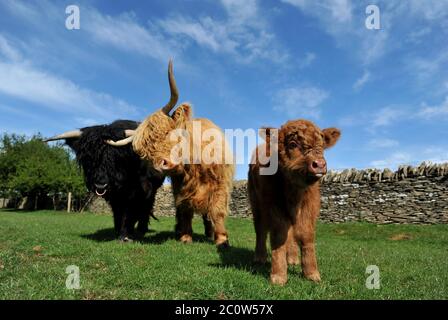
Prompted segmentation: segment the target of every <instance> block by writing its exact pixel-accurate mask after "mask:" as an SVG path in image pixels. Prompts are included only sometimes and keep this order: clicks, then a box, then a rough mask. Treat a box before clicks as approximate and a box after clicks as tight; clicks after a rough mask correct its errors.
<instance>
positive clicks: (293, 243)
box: [287, 227, 300, 265]
mask: <svg viewBox="0 0 448 320" xmlns="http://www.w3.org/2000/svg"><path fill="white" fill-rule="evenodd" d="M287 260H288V264H289V265H298V264H299V262H300V259H299V245H298V243H297V240H296V237H295V235H294V228H292V227H291V228H289V231H288V240H287Z"/></svg>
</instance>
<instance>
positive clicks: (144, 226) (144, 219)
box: [137, 213, 149, 237]
mask: <svg viewBox="0 0 448 320" xmlns="http://www.w3.org/2000/svg"><path fill="white" fill-rule="evenodd" d="M148 223H149V215H148V214H145V213H144V214H143V215H142V216H141V217H140V218H139V220H138V224H137V236H138V237H143V236H144V235H145V234H146V232H148Z"/></svg>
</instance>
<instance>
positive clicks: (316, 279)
mask: <svg viewBox="0 0 448 320" xmlns="http://www.w3.org/2000/svg"><path fill="white" fill-rule="evenodd" d="M303 276H304V277H305V278H306V279H308V280H311V281H314V282H319V281H320V273H319V271H316V272H312V273H310V274H303Z"/></svg>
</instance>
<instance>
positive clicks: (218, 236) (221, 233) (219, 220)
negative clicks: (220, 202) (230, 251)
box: [209, 209, 229, 248]
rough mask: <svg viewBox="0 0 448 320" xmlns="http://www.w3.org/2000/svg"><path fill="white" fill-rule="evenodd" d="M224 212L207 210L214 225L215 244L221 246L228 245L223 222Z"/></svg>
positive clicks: (225, 246)
mask: <svg viewBox="0 0 448 320" xmlns="http://www.w3.org/2000/svg"><path fill="white" fill-rule="evenodd" d="M225 216H226V215H225V213H222V212H221V211H216V210H215V209H212V210H210V211H209V217H210V220H211V221H212V223H213V226H214V227H215V244H216V245H217V246H218V247H221V248H227V247H229V238H228V235H227V230H226V227H225V224H224V219H225Z"/></svg>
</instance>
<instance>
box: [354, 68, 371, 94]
mask: <svg viewBox="0 0 448 320" xmlns="http://www.w3.org/2000/svg"><path fill="white" fill-rule="evenodd" d="M369 80H370V72H369V71H367V70H365V71H364V73H363V74H362V76H361V78H359V79H357V80H356V82H355V83H354V84H353V89H354V90H356V91H357V90H359V89H361V88H362V87H363V86H364V85H365V84H366V83H367V82H368V81H369Z"/></svg>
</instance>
